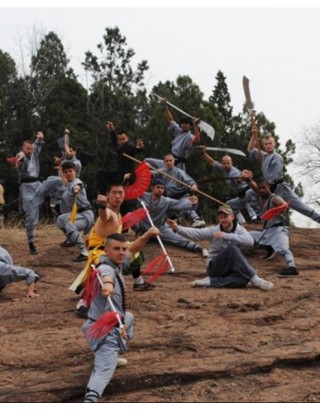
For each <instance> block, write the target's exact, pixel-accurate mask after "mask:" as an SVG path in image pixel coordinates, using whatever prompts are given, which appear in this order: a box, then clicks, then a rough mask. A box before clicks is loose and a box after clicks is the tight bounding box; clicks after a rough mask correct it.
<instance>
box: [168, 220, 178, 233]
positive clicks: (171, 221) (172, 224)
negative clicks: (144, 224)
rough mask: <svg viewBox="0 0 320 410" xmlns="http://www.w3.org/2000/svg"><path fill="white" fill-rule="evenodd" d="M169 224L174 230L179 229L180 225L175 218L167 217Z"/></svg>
mask: <svg viewBox="0 0 320 410" xmlns="http://www.w3.org/2000/svg"><path fill="white" fill-rule="evenodd" d="M167 224H168V225H169V226H170V228H171V229H172V230H173V231H176V230H177V229H178V227H179V225H178V224H177V222H176V221H174V220H173V219H167Z"/></svg>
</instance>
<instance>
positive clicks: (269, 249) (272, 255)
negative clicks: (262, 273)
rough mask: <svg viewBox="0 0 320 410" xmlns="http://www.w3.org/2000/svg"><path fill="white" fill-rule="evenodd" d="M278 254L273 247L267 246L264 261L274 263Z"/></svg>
mask: <svg viewBox="0 0 320 410" xmlns="http://www.w3.org/2000/svg"><path fill="white" fill-rule="evenodd" d="M276 255H277V254H276V252H275V251H274V250H273V247H272V246H267V254H266V256H264V257H263V258H261V259H262V260H263V261H272V260H273V259H274V258H275V257H276Z"/></svg>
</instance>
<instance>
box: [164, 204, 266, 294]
mask: <svg viewBox="0 0 320 410" xmlns="http://www.w3.org/2000/svg"><path fill="white" fill-rule="evenodd" d="M217 213H218V221H219V225H217V226H212V227H208V228H202V229H194V228H183V227H178V225H177V224H176V223H175V222H173V221H168V223H169V224H170V225H171V227H172V229H174V230H176V231H177V232H178V233H179V234H180V235H182V236H185V237H186V238H189V239H193V240H197V241H203V240H209V241H210V245H209V256H208V263H207V276H206V277H205V278H204V279H199V280H196V281H194V282H193V284H192V285H193V286H199V287H214V288H222V287H227V288H244V287H246V286H247V284H248V283H249V282H251V284H252V286H254V287H257V288H260V289H263V290H269V289H271V288H272V287H273V284H272V283H271V282H268V281H266V280H264V279H262V278H260V277H259V276H258V275H257V272H256V271H255V269H254V268H253V267H252V266H251V265H250V264H249V263H248V262H247V260H246V258H245V257H244V255H243V253H242V252H241V250H240V249H239V248H238V246H240V245H244V246H253V239H252V237H251V235H250V234H249V232H247V230H246V229H245V228H244V227H243V226H241V225H239V224H238V222H237V221H236V220H235V216H234V214H233V211H232V209H231V208H230V207H229V206H227V205H223V206H220V207H219V208H218V212H217Z"/></svg>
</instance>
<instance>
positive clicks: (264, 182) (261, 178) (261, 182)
mask: <svg viewBox="0 0 320 410" xmlns="http://www.w3.org/2000/svg"><path fill="white" fill-rule="evenodd" d="M256 183H257V184H266V185H268V186H270V182H269V181H268V180H267V178H264V177H260V178H258V179H257V180H256Z"/></svg>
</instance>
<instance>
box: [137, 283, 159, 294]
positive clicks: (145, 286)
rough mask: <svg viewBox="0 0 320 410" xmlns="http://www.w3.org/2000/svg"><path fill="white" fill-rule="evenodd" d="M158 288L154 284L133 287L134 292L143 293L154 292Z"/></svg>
mask: <svg viewBox="0 0 320 410" xmlns="http://www.w3.org/2000/svg"><path fill="white" fill-rule="evenodd" d="M155 287H156V285H153V284H152V283H148V282H144V283H141V284H140V285H133V290H134V291H135V292H143V291H146V290H152V289H154V288H155Z"/></svg>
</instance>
